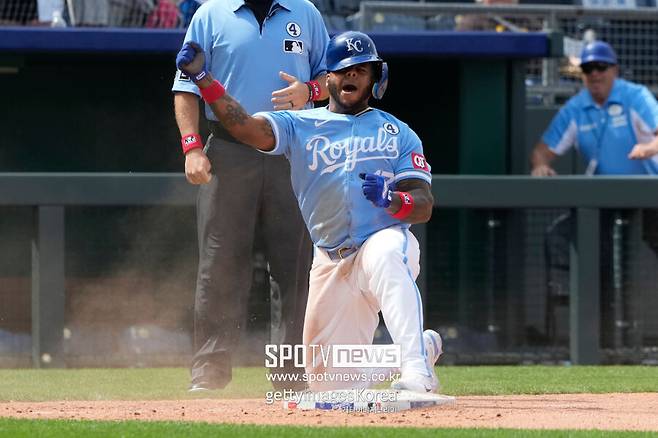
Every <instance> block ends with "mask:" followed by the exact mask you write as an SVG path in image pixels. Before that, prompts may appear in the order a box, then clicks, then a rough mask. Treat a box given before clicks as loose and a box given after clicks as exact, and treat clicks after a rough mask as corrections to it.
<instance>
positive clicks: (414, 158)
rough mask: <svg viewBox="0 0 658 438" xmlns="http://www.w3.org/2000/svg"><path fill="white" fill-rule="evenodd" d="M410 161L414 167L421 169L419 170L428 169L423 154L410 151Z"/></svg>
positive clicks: (427, 170)
mask: <svg viewBox="0 0 658 438" xmlns="http://www.w3.org/2000/svg"><path fill="white" fill-rule="evenodd" d="M411 163H412V164H413V166H414V168H415V169H421V170H424V171H425V172H429V171H430V169H429V167H428V164H427V161H426V160H425V156H424V155H421V154H417V153H415V152H412V153H411Z"/></svg>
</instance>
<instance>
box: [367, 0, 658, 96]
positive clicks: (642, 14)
mask: <svg viewBox="0 0 658 438" xmlns="http://www.w3.org/2000/svg"><path fill="white" fill-rule="evenodd" d="M400 17H419V18H422V19H423V20H425V21H424V23H422V24H421V26H423V27H422V28H423V29H425V30H457V31H467V30H491V31H496V30H498V31H501V30H503V31H511V32H525V31H546V32H549V31H558V32H561V33H562V34H563V35H564V37H565V54H566V55H570V56H572V57H575V58H577V57H578V54H579V51H580V47H581V44H582V41H583V38H584V36H585V33H586V31H588V30H591V31H594V32H595V35H596V38H598V39H603V40H605V41H607V42H609V43H610V44H611V45H612V46H613V47H614V48H615V50H616V52H617V55H618V57H619V64H620V73H621V76H622V77H624V78H626V79H629V80H632V81H636V82H640V83H642V84H644V85H646V86H648V87H649V88H650V89H651V90H652V91H653V92H654V94H658V69H656V68H655V63H656V60H657V59H658V32H656V29H657V28H658V9H656V8H646V7H638V8H633V9H622V8H589V7H581V6H564V5H478V4H472V3H465V4H458V3H425V2H387V1H364V2H361V4H360V9H359V12H358V25H359V28H360V29H361V30H364V31H366V32H367V31H371V30H385V29H390V28H391V27H393V26H395V23H396V20H399V18H400ZM527 84H528V96H529V97H530V98H533V97H534V98H537V97H541V98H542V101H543V102H545V103H547V104H552V103H554V101H555V100H556V98H558V99H563V98H565V97H570V96H571V95H573V94H574V93H575V92H577V91H578V90H579V89H580V87H581V83H580V72H579V69H578V67H577V65H575V64H574V63H570V62H569V60H568V58H566V57H565V58H563V59H559V60H557V59H554V60H552V59H545V60H533V61H530V62H529V63H528V68H527Z"/></svg>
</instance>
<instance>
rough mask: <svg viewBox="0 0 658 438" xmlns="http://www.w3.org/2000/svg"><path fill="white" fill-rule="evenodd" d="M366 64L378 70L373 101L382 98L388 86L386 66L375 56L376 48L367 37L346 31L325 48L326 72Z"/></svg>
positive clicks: (373, 90) (360, 33)
mask: <svg viewBox="0 0 658 438" xmlns="http://www.w3.org/2000/svg"><path fill="white" fill-rule="evenodd" d="M366 62H374V63H376V64H377V66H378V68H376V69H375V73H376V75H377V78H376V81H375V84H374V85H373V86H372V95H373V97H374V98H375V99H381V98H382V97H384V92H385V91H386V86H387V85H388V65H387V64H386V63H385V62H384V60H383V59H382V58H380V57H379V55H378V54H377V47H375V43H374V42H373V41H372V40H371V39H370V37H369V36H368V35H366V34H365V33H362V32H356V31H348V32H343V33H341V34H338V35H336V36H335V37H333V38H332V39H331V41H329V46H327V70H329V71H336V70H342V69H344V68H347V67H351V66H353V65H357V64H364V63H366Z"/></svg>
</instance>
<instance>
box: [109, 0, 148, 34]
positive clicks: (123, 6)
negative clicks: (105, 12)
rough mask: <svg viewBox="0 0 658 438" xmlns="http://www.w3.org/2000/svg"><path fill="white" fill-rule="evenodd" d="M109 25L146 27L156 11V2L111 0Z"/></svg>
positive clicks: (146, 0)
mask: <svg viewBox="0 0 658 438" xmlns="http://www.w3.org/2000/svg"><path fill="white" fill-rule="evenodd" d="M109 5H110V13H109V25H110V26H112V27H144V25H145V24H146V18H147V17H148V15H149V14H150V13H151V11H153V9H155V3H154V0H109Z"/></svg>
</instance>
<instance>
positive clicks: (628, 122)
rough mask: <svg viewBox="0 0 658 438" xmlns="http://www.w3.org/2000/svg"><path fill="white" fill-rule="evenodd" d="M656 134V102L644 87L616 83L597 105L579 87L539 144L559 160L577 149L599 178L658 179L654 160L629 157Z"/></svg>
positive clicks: (587, 93)
mask: <svg viewBox="0 0 658 438" xmlns="http://www.w3.org/2000/svg"><path fill="white" fill-rule="evenodd" d="M656 129H658V103H656V99H655V97H654V96H653V94H651V92H650V91H649V90H648V89H647V88H646V87H645V86H643V85H639V84H636V83H633V82H629V81H626V80H624V79H615V82H614V84H613V86H612V90H611V91H610V96H609V97H608V100H607V101H606V102H605V104H604V105H602V106H598V105H597V104H596V103H595V102H594V100H593V99H592V96H591V94H590V93H589V91H588V90H587V89H586V88H584V89H582V90H581V91H580V92H579V93H578V94H576V95H575V96H574V97H572V98H571V99H569V101H567V103H566V104H565V105H564V107H562V109H560V111H559V112H558V114H557V115H556V116H555V117H554V118H553V120H552V121H551V124H550V125H549V127H548V129H547V130H546V132H545V133H544V135H543V137H542V141H543V142H544V143H546V145H548V147H549V148H550V149H551V150H552V151H553V152H555V153H556V154H558V155H562V154H564V153H565V152H566V151H567V150H568V149H569V148H570V147H571V146H573V145H576V147H578V149H579V151H580V154H581V155H582V157H583V159H584V160H585V164H586V165H588V169H590V170H592V168H594V169H593V172H590V173H594V174H598V175H642V174H652V175H655V174H658V156H655V155H654V156H653V157H651V158H649V159H646V160H631V159H629V158H628V154H629V153H630V151H631V149H633V146H635V145H636V144H637V143H648V142H650V141H652V140H653V138H654V133H655V132H656Z"/></svg>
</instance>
